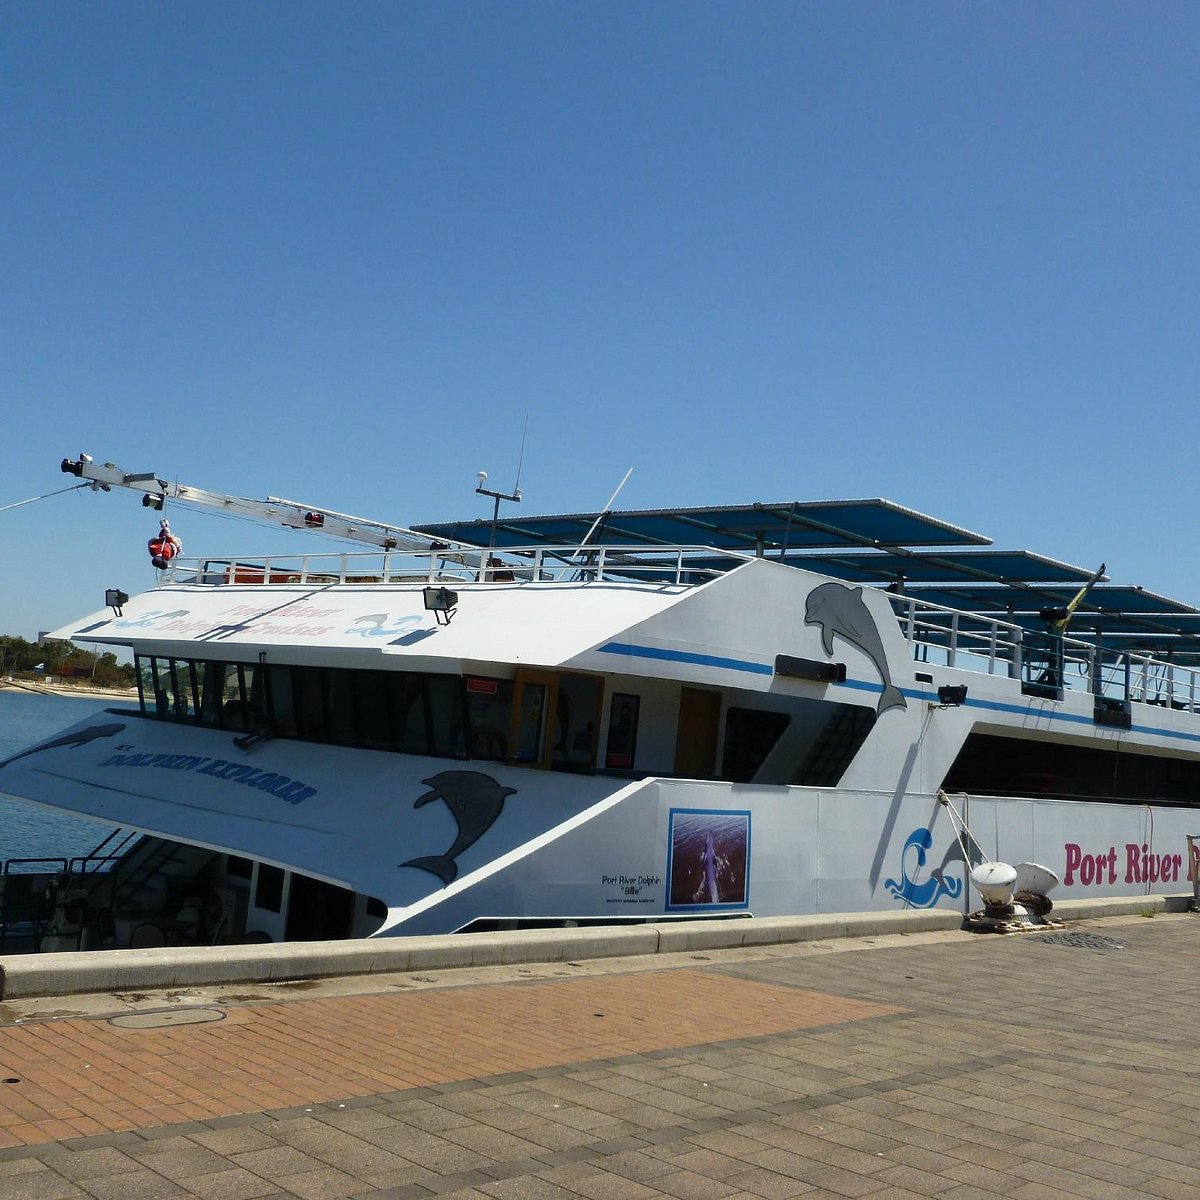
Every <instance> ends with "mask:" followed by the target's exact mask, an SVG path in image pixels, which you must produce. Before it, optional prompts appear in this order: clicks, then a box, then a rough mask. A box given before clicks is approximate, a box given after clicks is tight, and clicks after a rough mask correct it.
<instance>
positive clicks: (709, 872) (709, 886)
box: [692, 833, 721, 904]
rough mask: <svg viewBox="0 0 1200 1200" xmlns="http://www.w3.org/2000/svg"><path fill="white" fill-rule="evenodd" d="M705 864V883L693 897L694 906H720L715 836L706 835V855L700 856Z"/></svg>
mask: <svg viewBox="0 0 1200 1200" xmlns="http://www.w3.org/2000/svg"><path fill="white" fill-rule="evenodd" d="M700 861H701V862H702V863H703V864H704V882H703V883H701V885H700V890H699V891H697V892H695V893H694V894H693V895H692V903H693V904H701V903H703V904H720V903H721V894H720V892H719V891H718V890H717V851H716V848H715V847H714V846H713V835H712V834H711V833H706V834H705V835H704V853H703V854H702V855H701V856H700Z"/></svg>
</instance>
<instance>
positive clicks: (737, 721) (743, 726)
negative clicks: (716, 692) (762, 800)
mask: <svg viewBox="0 0 1200 1200" xmlns="http://www.w3.org/2000/svg"><path fill="white" fill-rule="evenodd" d="M789 720H790V718H789V717H788V715H787V713H781V712H764V711H762V710H761V709H756V708H730V709H729V711H728V712H727V713H726V715H725V751H724V756H723V758H722V760H721V778H722V779H729V780H732V781H733V782H734V783H749V782H750V780H752V779H753V778H754V776H755V775H756V774H757V773H758V768H759V767H761V766H762V765H763V763H764V762H765V761H766V758H767V755H768V754H770V753H771V751H772V750H773V749H774V748H775V743H776V742H777V741H779V736H780V734H782V733H783V731H784V730H785V729H786V728H787V727H788V722H789Z"/></svg>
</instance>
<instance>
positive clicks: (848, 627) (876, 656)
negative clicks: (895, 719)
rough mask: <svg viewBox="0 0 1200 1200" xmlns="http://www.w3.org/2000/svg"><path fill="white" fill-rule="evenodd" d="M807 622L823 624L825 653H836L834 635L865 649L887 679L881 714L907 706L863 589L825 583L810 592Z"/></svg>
mask: <svg viewBox="0 0 1200 1200" xmlns="http://www.w3.org/2000/svg"><path fill="white" fill-rule="evenodd" d="M804 623H805V625H820V626H821V645H822V646H824V648H825V653H826V654H828V655H831V656H832V654H833V639H834V635H836V636H837V637H840V638H841V639H842V640H843V641H846V642H849V643H850V645H852V646H854V647H855V648H856V649H858V650H861V651H862V652H863V653H864V654H865V655H866V656H867V657H868V658H869V659H870V660H871V661H872V662H873V663H874V664H875V669H876V670H877V671H878V672H879V678H880V679H881V680H882V682H883V695H882V696H880V697H879V703H878V704H877V705H876V706H875V713H876V715H877V716H881V715H882V714H883V713H885V712H887V710H888V709H889V708H907V707H908V701H907V700H905V699H904V696H903V695H902V693H901V691H900V689H899V688H898V687H896V686H895V685H894V684H893V683H892V673H891V671H890V670H889V669H888V663H887V654H886V653H885V652H884V649H883V639H882V638H881V637H880V636H879V629H878V628H877V626H876V625H875V618H874V617H872V616H871V613H870V610H869V609H868V608H867V606H866V604H865V603H864V601H863V598H862V588H860V587H856V588H851V587H847V586H846V585H845V584H843V583H822V584H819V585H818V586H817V587H815V588H813V590H812V591H811V592H809V593H808V602H807V604H806V605H805V609H804Z"/></svg>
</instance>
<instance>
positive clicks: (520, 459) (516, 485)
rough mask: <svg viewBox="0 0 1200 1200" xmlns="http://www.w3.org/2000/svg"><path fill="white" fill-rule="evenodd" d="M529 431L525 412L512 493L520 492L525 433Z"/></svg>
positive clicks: (527, 416)
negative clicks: (515, 480)
mask: <svg viewBox="0 0 1200 1200" xmlns="http://www.w3.org/2000/svg"><path fill="white" fill-rule="evenodd" d="M528 432H529V413H528V412H527V413H526V414H525V426H524V428H523V429H522V430H521V453H520V454H518V455H517V482H516V483H514V484H513V495H514V496H519V495H520V494H521V467H522V465H523V464H524V462H525V435H526V434H527V433H528Z"/></svg>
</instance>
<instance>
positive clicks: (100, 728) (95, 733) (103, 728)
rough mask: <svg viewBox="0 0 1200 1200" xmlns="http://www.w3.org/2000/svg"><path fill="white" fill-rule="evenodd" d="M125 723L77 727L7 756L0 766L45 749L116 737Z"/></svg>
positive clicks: (85, 743)
mask: <svg viewBox="0 0 1200 1200" xmlns="http://www.w3.org/2000/svg"><path fill="white" fill-rule="evenodd" d="M124 728H125V726H124V725H89V726H88V727H87V728H86V729H77V730H75V732H74V733H64V734H63V735H62V737H56V738H55V739H54V740H53V741H50V742H43V743H42V744H41V745H40V746H33V747H31V748H30V749H28V750H22V751H21V753H20V754H14V755H13V756H12V757H11V758H6V759H5V760H4V761H3V762H0V768H2V767H7V766H8V764H9V763H14V762H16V761H17V759H18V758H25V757H27V756H28V755H30V754H40V753H41V752H42V751H43V750H56V749H57V748H58V747H59V746H86V745H87V744H88V742H94V741H95V740H96V739H97V738H106V737H114V736H115V735H116V734H118V733H120V732H121V730H122V729H124Z"/></svg>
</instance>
